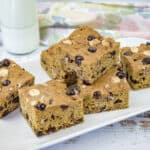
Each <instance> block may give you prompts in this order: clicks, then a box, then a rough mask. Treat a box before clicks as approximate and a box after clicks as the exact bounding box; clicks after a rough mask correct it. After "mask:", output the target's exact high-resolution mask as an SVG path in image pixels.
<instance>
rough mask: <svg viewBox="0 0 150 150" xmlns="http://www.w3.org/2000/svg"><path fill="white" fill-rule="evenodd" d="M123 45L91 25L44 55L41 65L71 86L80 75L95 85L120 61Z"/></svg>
mask: <svg viewBox="0 0 150 150" xmlns="http://www.w3.org/2000/svg"><path fill="white" fill-rule="evenodd" d="M119 47H120V44H119V43H117V42H115V41H114V40H113V39H112V38H107V37H103V36H101V35H100V34H99V33H98V32H96V31H95V30H93V29H92V28H90V27H87V26H81V27H80V28H78V29H76V30H75V31H74V32H73V33H72V34H71V35H70V36H69V37H68V38H66V39H63V40H62V41H60V42H59V43H57V44H55V45H53V46H52V47H50V48H49V49H48V50H46V51H43V52H42V54H41V65H42V66H43V68H44V69H45V70H46V72H47V73H48V74H49V75H50V76H51V77H52V78H54V79H63V80H65V81H66V83H67V84H69V85H71V84H73V83H75V82H76V81H77V78H79V79H80V80H81V81H82V82H84V83H86V84H92V83H93V82H94V81H96V80H97V78H98V77H100V76H101V75H102V74H104V73H105V72H107V70H109V69H110V68H111V67H112V66H113V65H115V64H116V63H117V62H118V53H119Z"/></svg>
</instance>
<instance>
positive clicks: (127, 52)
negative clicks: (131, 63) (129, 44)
mask: <svg viewBox="0 0 150 150" xmlns="http://www.w3.org/2000/svg"><path fill="white" fill-rule="evenodd" d="M132 54H133V53H132V52H131V51H126V52H124V54H123V55H125V56H131V55H132Z"/></svg>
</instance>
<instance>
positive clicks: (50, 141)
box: [0, 38, 150, 150]
mask: <svg viewBox="0 0 150 150" xmlns="http://www.w3.org/2000/svg"><path fill="white" fill-rule="evenodd" d="M120 41H121V43H122V45H124V46H125V45H126V44H128V45H134V46H135V45H137V44H139V43H140V42H144V41H141V40H139V39H134V38H130V39H124V40H122V39H120ZM21 65H22V66H23V67H24V68H25V69H27V70H28V71H30V72H31V73H33V74H34V75H35V76H36V83H42V82H45V81H47V80H49V77H48V76H47V75H46V73H45V72H44V70H43V69H42V68H41V66H40V61H39V58H37V59H34V60H33V61H28V62H26V63H23V64H21ZM58 90H59V89H58ZM149 98H150V88H147V89H143V90H139V91H131V93H130V107H129V108H128V109H124V110H117V111H111V112H103V113H97V114H92V115H86V116H85V121H84V122H83V123H81V124H79V125H76V126H73V127H71V128H67V129H62V130H60V131H58V132H56V133H53V134H51V135H47V136H43V137H39V138H38V137H36V136H35V134H34V133H33V132H32V130H31V128H30V127H29V126H28V124H27V122H26V120H25V119H24V118H23V117H22V116H21V114H20V113H19V110H16V111H14V112H13V113H11V114H10V115H8V116H7V117H5V118H3V119H1V120H0V148H1V149H15V150H27V149H40V148H44V147H48V146H51V145H54V144H56V143H60V142H62V141H64V140H67V139H70V138H73V137H76V136H79V135H82V134H84V133H87V132H89V131H92V130H95V129H98V128H101V127H104V126H106V125H109V124H112V123H114V122H117V121H120V120H123V119H126V118H128V117H131V116H134V115H137V114H140V113H142V112H145V111H150V99H149Z"/></svg>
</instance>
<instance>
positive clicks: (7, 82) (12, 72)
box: [0, 59, 34, 118]
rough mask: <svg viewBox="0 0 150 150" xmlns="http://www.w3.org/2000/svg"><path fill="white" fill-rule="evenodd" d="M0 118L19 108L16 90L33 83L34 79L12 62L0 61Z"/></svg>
mask: <svg viewBox="0 0 150 150" xmlns="http://www.w3.org/2000/svg"><path fill="white" fill-rule="evenodd" d="M0 83H1V84H0V118H2V117H4V116H6V115H7V114H8V113H10V112H12V111H13V110H15V109H16V108H17V107H18V106H19V97H18V89H20V88H22V87H25V86H30V85H32V84H33V83H34V77H33V75H31V74H30V73H29V72H27V71H25V70H24V69H23V68H21V67H20V66H19V65H17V64H16V63H15V62H14V61H11V60H8V59H4V60H2V61H0Z"/></svg>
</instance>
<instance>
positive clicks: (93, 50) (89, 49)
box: [88, 46, 97, 53]
mask: <svg viewBox="0 0 150 150" xmlns="http://www.w3.org/2000/svg"><path fill="white" fill-rule="evenodd" d="M88 51H89V52H91V53H95V52H96V51H97V48H96V47H94V46H90V47H89V48H88Z"/></svg>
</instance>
